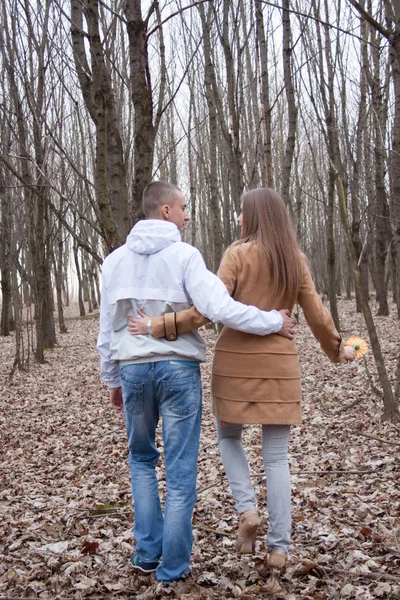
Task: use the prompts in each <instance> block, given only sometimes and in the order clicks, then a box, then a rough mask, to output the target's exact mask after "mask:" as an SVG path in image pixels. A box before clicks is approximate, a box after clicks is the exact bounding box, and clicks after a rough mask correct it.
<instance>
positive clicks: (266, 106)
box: [254, 0, 274, 187]
mask: <svg viewBox="0 0 400 600" xmlns="http://www.w3.org/2000/svg"><path fill="white" fill-rule="evenodd" d="M254 4H255V11H256V25H257V29H256V36H257V50H258V52H259V56H260V71H261V74H260V77H261V115H262V117H261V119H262V120H261V125H262V130H263V154H262V183H263V186H264V187H274V178H273V170H272V141H271V138H272V134H271V106H270V100H269V78H268V50H267V42H266V39H265V30H264V18H263V13H262V2H261V0H255V2H254Z"/></svg>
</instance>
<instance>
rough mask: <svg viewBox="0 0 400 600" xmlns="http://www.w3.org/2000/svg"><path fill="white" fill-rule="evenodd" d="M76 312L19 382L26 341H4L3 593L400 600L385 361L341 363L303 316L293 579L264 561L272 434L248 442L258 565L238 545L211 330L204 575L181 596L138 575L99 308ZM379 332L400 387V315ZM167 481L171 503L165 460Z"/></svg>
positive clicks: (195, 561) (381, 321) (0, 425)
mask: <svg viewBox="0 0 400 600" xmlns="http://www.w3.org/2000/svg"><path fill="white" fill-rule="evenodd" d="M339 308H340V317H341V324H342V330H343V331H342V333H343V336H344V337H345V338H347V337H349V336H350V335H360V336H361V337H363V338H365V339H368V338H367V332H366V330H365V327H364V325H363V321H362V318H361V316H360V315H359V314H357V313H356V311H355V305H354V302H350V301H345V300H341V301H340V302H339ZM67 310H68V312H69V316H70V317H71V319H70V320H69V321H68V329H69V331H68V333H67V334H63V335H60V334H59V335H58V344H57V347H56V348H55V349H54V350H52V351H48V352H46V364H44V365H36V364H33V363H32V364H31V366H30V370H29V371H28V372H16V373H15V375H14V377H13V379H12V380H11V382H10V381H8V375H9V373H10V371H11V367H12V363H13V359H14V339H13V337H12V336H10V337H9V338H1V339H0V357H1V367H0V369H1V371H0V374H1V396H0V403H1V406H0V436H1V437H0V598H43V599H47V598H60V599H61V598H130V599H133V598H137V599H138V600H139V599H142V600H146V599H150V598H151V599H163V598H182V599H183V600H191V599H198V600H202V599H209V598H218V599H224V598H241V599H243V600H251V599H255V598H285V599H286V600H293V599H295V598H315V599H318V600H324V599H328V598H332V599H337V598H346V599H353V598H354V599H360V600H368V599H369V598H383V599H385V600H391V599H395V598H399V597H400V486H399V481H400V477H399V453H400V435H399V433H400V428H399V426H395V425H391V424H388V423H383V422H382V421H381V412H382V404H381V403H382V401H381V399H380V398H379V397H378V396H377V395H376V394H375V393H374V392H373V391H372V388H371V386H370V384H369V378H370V379H371V380H372V383H373V385H375V386H376V387H379V385H378V380H377V375H376V369H375V367H374V363H373V358H372V355H371V352H369V353H368V354H367V355H366V357H364V358H363V359H362V360H360V361H358V362H356V363H352V364H349V365H347V364H346V365H340V366H336V365H332V364H331V363H330V362H329V361H328V359H327V358H326V357H325V356H324V355H323V354H322V352H321V351H320V349H319V347H318V344H317V342H316V341H315V340H314V338H313V337H312V335H311V333H310V331H309V330H308V328H307V327H306V325H305V321H304V318H303V317H302V316H300V323H299V326H298V332H297V336H296V340H297V346H298V349H299V354H300V360H301V366H302V374H303V416H304V420H303V424H302V425H301V426H298V427H293V428H292V433H291V442H290V463H291V472H292V487H293V491H292V506H293V515H292V517H293V540H292V542H293V543H292V548H291V552H290V558H289V561H288V568H287V570H286V573H285V574H283V575H281V574H279V573H271V572H270V571H269V570H268V567H267V565H266V562H265V553H266V549H265V533H266V529H267V525H268V518H267V512H266V489H265V476H264V473H263V468H262V463H261V435H260V428H259V427H257V426H247V427H246V428H245V431H244V443H245V447H246V452H247V455H248V459H249V465H250V469H251V474H252V481H253V483H254V486H255V489H256V493H257V501H258V507H259V510H260V513H261V527H260V530H259V534H258V540H257V544H256V552H255V554H254V555H253V556H245V555H244V556H240V555H238V554H237V553H236V551H235V546H234V543H235V534H236V529H237V515H236V514H235V509H234V501H233V499H232V497H231V494H230V491H229V488H228V484H227V481H226V478H225V475H224V471H223V467H222V464H221V462H220V459H219V452H218V446H217V444H216V436H215V427H214V419H213V416H212V414H211V411H210V371H211V361H212V353H213V347H214V344H215V340H216V335H215V333H214V331H213V330H210V329H202V334H203V335H204V337H205V339H206V340H207V363H206V364H204V365H203V366H202V377H203V397H204V416H203V423H202V436H201V449H200V453H199V475H198V486H197V487H198V502H197V504H196V508H195V512H194V516H193V534H194V544H193V554H192V563H191V565H192V575H191V576H188V577H187V578H185V579H184V580H183V581H180V582H177V583H175V584H173V585H171V586H168V587H166V586H163V585H162V584H160V583H159V582H157V581H156V580H155V577H154V575H151V576H146V575H142V574H140V573H138V572H136V571H134V570H133V569H132V568H131V567H130V564H129V558H130V555H131V554H132V552H133V549H134V541H133V538H132V531H131V528H132V522H133V516H134V513H133V508H132V506H131V489H130V479H129V468H128V464H127V456H128V451H127V446H126V436H125V430H124V424H123V418H122V417H121V415H119V414H117V413H116V412H114V411H113V410H112V408H111V407H110V406H109V403H108V393H107V388H106V387H105V386H104V385H103V384H102V383H101V382H100V380H99V374H98V357H97V353H96V350H95V344H96V337H97V331H98V319H97V315H94V317H93V318H89V319H79V318H75V317H76V314H77V311H76V307H71V308H69V309H67ZM392 313H393V315H395V310H394V307H393V310H392ZM376 323H377V327H378V330H379V333H380V339H381V340H384V342H382V343H383V353H384V356H385V360H386V363H387V366H388V370H389V374H390V377H391V379H392V383H394V381H395V374H396V365H397V360H398V356H399V352H400V335H399V333H400V332H399V329H400V326H399V321H397V320H396V319H395V317H394V316H393V317H376ZM367 367H368V372H367V370H366V368H367ZM368 374H369V375H368ZM158 435H159V439H160V434H158ZM157 472H158V477H159V481H160V489H161V493H162V496H163V497H164V496H165V489H166V488H165V474H164V468H163V463H162V455H161V460H160V465H159V467H158V469H157Z"/></svg>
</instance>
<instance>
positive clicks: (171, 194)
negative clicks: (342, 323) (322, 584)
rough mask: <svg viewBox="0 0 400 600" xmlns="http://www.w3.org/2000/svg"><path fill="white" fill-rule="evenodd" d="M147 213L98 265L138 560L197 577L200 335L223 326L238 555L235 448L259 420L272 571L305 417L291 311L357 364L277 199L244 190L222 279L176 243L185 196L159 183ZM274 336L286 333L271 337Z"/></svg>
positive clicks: (241, 482)
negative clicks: (161, 486) (292, 437)
mask: <svg viewBox="0 0 400 600" xmlns="http://www.w3.org/2000/svg"><path fill="white" fill-rule="evenodd" d="M143 210H144V214H145V216H146V219H145V220H143V221H140V222H138V223H137V224H136V225H135V226H134V227H133V229H132V230H131V232H130V233H129V235H128V237H127V241H126V244H124V245H123V246H121V247H120V248H118V249H117V250H115V251H114V252H113V253H112V254H110V255H109V256H108V257H107V258H106V260H105V261H104V263H103V271H102V295H101V307H100V333H99V338H98V344H97V347H98V351H99V354H100V359H101V377H102V379H103V380H104V381H105V382H106V383H107V384H108V386H109V390H110V401H111V404H112V405H113V406H114V407H115V408H116V409H117V410H119V411H122V410H123V411H124V417H125V424H126V431H127V437H128V445H129V464H130V470H131V480H132V493H133V499H134V527H133V534H134V538H135V541H136V548H135V554H134V555H133V556H132V558H131V562H132V565H133V566H134V567H135V568H137V569H140V570H141V571H144V572H152V571H156V578H157V579H158V580H160V581H163V582H164V583H166V584H168V583H171V582H173V581H176V580H179V579H180V578H181V577H182V576H183V575H184V574H186V573H188V572H190V568H189V562H190V554H191V548H192V523H191V521H192V512H193V508H194V504H195V501H196V468H197V454H198V448H199V437H200V422H201V410H202V406H201V402H202V401H201V381H200V369H199V363H200V362H203V361H204V360H205V344H204V341H203V339H202V337H201V336H200V335H199V333H198V331H197V328H198V327H199V326H200V325H202V324H204V323H206V322H207V321H208V320H211V321H220V322H222V323H223V324H224V325H225V328H224V329H223V331H222V333H221V335H220V337H219V339H218V342H217V346H216V350H215V356H214V361H213V375H212V396H213V413H214V415H215V416H216V424H217V435H218V443H219V446H220V451H221V457H222V461H223V464H224V467H225V471H226V474H227V477H228V481H229V485H230V488H231V491H232V494H233V496H234V498H235V500H236V509H237V511H238V513H239V527H238V534H237V541H236V548H237V550H238V552H241V553H251V552H252V551H253V550H254V544H255V537H256V532H257V528H258V525H259V516H258V513H257V509H256V498H255V494H254V489H253V486H252V484H251V480H250V472H249V467H248V464H247V460H246V456H245V453H244V449H243V446H242V442H241V435H242V427H243V424H246V423H247V424H250V423H251V424H260V425H262V436H263V443H262V458H263V462H264V466H265V472H266V478H267V506H268V516H269V529H268V533H267V549H268V552H269V564H270V566H275V567H278V568H284V566H285V562H286V555H287V552H288V549H289V544H290V529H291V516H290V514H291V509H290V474H289V466H288V456H287V452H288V440H289V433H290V426H291V425H295V424H298V423H300V422H301V406H300V403H301V382H300V368H299V361H298V356H297V350H296V346H295V342H294V339H293V336H294V328H295V324H296V321H295V319H294V318H292V317H291V316H290V313H291V310H292V308H293V306H294V304H295V302H298V303H299V304H300V306H301V307H302V309H303V311H304V315H305V318H306V320H307V323H308V325H309V326H310V327H311V329H312V331H313V333H314V335H315V337H316V338H317V340H318V341H319V342H320V344H321V346H322V349H323V350H324V352H325V353H326V354H327V356H328V357H329V358H330V359H331V360H332V361H333V362H340V361H341V360H352V359H353V358H354V357H353V350H352V349H351V348H344V347H343V344H342V341H341V338H340V335H339V334H338V332H337V331H336V329H335V327H334V324H333V321H332V318H331V316H330V314H329V312H328V311H326V309H325V308H324V307H323V305H322V303H321V300H320V298H319V296H318V294H317V293H316V291H315V288H314V284H313V282H312V279H311V276H310V273H309V270H308V267H307V263H306V260H305V258H304V256H303V255H302V254H301V252H300V250H299V248H298V246H297V242H296V238H295V233H294V230H293V227H292V225H291V222H290V219H289V217H288V214H287V212H286V209H285V206H284V204H283V202H282V200H281V198H280V197H279V195H278V194H277V193H276V192H275V191H274V190H272V189H267V188H261V189H257V190H252V191H250V192H246V193H245V194H243V196H242V213H241V215H240V217H239V224H240V226H241V229H242V237H241V238H240V240H239V241H238V242H236V243H234V244H233V245H232V246H230V247H229V248H228V250H227V251H226V252H225V255H224V257H223V259H222V262H221V266H220V268H219V271H218V277H217V276H215V275H213V274H212V273H211V272H210V271H208V270H207V268H206V266H205V264H204V261H203V259H202V257H201V254H200V253H199V252H198V250H196V249H195V248H193V247H192V246H190V245H188V244H186V243H184V242H182V241H181V235H180V232H181V231H182V229H183V227H184V225H185V223H186V222H187V221H188V220H189V216H188V214H187V212H186V203H185V199H184V196H183V194H182V192H181V191H180V190H179V189H178V188H177V187H176V186H173V185H171V184H168V183H165V182H161V181H156V182H152V183H150V184H149V185H148V186H147V188H146V189H145V190H144V192H143ZM277 334H278V335H277ZM160 415H161V417H162V436H163V444H164V461H165V469H166V486H167V494H166V500H165V506H164V511H163V510H162V508H161V503H160V497H159V490H158V481H157V476H156V472H155V467H156V464H157V461H158V459H159V454H160V453H159V451H158V449H157V446H156V442H155V434H156V428H157V424H158V421H159V417H160Z"/></svg>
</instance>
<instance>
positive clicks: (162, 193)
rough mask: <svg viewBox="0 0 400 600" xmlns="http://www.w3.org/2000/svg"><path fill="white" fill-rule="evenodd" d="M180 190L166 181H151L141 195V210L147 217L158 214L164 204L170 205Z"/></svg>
mask: <svg viewBox="0 0 400 600" xmlns="http://www.w3.org/2000/svg"><path fill="white" fill-rule="evenodd" d="M178 193H181V190H180V189H179V188H178V187H177V186H176V185H173V184H172V183H167V182H166V181H152V182H151V183H149V185H148V186H146V187H145V189H144V191H143V196H142V206H143V212H144V214H145V216H146V217H147V218H149V217H153V216H156V215H158V213H159V210H160V208H161V207H162V206H163V205H164V204H168V205H172V204H173V202H174V200H175V198H176V195H177V194H178Z"/></svg>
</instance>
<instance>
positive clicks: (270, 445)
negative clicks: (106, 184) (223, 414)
mask: <svg viewBox="0 0 400 600" xmlns="http://www.w3.org/2000/svg"><path fill="white" fill-rule="evenodd" d="M242 430H243V425H240V424H236V423H225V424H224V427H222V425H221V422H220V421H219V419H217V434H218V443H219V448H220V451H221V458H222V462H223V464H224V468H225V472H226V475H227V477H228V482H229V486H230V488H231V492H232V494H233V497H234V498H235V500H236V510H237V511H238V512H239V513H242V512H244V511H246V510H252V509H255V508H256V498H255V494H254V489H253V486H252V483H251V480H250V470H249V465H248V463H247V459H246V455H245V453H244V449H243V445H242ZM289 434H290V425H263V426H262V456H263V462H264V469H265V474H266V477H267V507H268V516H269V528H268V533H267V546H268V548H269V549H272V548H279V549H280V550H283V551H284V552H287V551H288V550H289V544H290V530H291V510H290V473H289V462H288V443H289Z"/></svg>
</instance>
